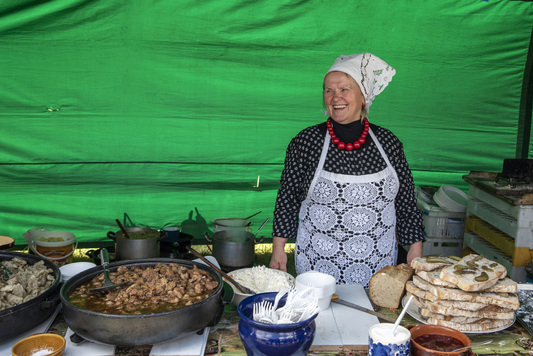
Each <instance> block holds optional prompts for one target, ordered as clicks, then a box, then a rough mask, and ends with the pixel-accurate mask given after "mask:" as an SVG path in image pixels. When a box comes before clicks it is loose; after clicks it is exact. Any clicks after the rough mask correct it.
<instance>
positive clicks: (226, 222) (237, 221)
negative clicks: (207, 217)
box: [211, 218, 251, 232]
mask: <svg viewBox="0 0 533 356" xmlns="http://www.w3.org/2000/svg"><path fill="white" fill-rule="evenodd" d="M211 223H213V231H214V232H218V231H225V230H231V231H241V230H242V231H248V230H249V228H248V226H250V225H251V224H250V220H248V219H241V218H217V219H213V220H211Z"/></svg>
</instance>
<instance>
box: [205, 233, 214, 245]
mask: <svg viewBox="0 0 533 356" xmlns="http://www.w3.org/2000/svg"><path fill="white" fill-rule="evenodd" d="M204 238H205V239H206V240H207V242H210V243H213V236H211V235H209V233H208V232H206V233H205V235H204Z"/></svg>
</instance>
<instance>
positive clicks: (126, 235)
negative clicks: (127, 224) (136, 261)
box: [115, 219, 130, 239]
mask: <svg viewBox="0 0 533 356" xmlns="http://www.w3.org/2000/svg"><path fill="white" fill-rule="evenodd" d="M115 221H116V222H117V224H118V227H120V231H122V235H124V238H125V239H129V238H130V235H128V232H127V231H126V229H125V228H124V226H122V224H121V223H120V220H119V219H116V220H115Z"/></svg>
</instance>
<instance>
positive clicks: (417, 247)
mask: <svg viewBox="0 0 533 356" xmlns="http://www.w3.org/2000/svg"><path fill="white" fill-rule="evenodd" d="M415 257H422V241H417V242H415V243H414V244H412V245H411V246H409V252H407V264H408V265H411V261H412V260H413V258H415Z"/></svg>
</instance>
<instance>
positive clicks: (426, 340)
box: [415, 334, 465, 352]
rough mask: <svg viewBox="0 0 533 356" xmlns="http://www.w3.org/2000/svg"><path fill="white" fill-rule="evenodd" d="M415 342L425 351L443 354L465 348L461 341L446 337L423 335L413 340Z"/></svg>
mask: <svg viewBox="0 0 533 356" xmlns="http://www.w3.org/2000/svg"><path fill="white" fill-rule="evenodd" d="M415 342H416V343H417V344H418V345H420V346H423V347H425V348H427V349H431V350H436V351H445V352H449V351H453V350H455V349H458V348H460V347H464V346H465V345H463V343H462V342H461V341H459V340H457V339H456V338H454V337H452V336H448V335H435V334H424V335H420V336H418V337H417V338H415Z"/></svg>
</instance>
